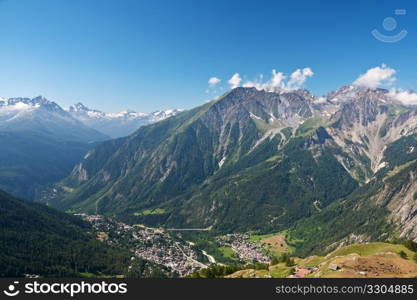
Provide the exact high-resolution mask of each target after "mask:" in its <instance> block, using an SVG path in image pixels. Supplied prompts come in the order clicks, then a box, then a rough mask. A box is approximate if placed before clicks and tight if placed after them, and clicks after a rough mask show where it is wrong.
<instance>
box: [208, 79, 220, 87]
mask: <svg viewBox="0 0 417 300" xmlns="http://www.w3.org/2000/svg"><path fill="white" fill-rule="evenodd" d="M220 81H221V80H220V78H217V77H211V78H210V79H209V80H208V84H209V87H214V86H215V85H216V84H218V83H220Z"/></svg>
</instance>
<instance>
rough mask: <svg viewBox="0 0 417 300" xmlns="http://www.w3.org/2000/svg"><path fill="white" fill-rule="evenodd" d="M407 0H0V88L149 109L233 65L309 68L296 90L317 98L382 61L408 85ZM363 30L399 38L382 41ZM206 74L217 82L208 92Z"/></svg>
mask: <svg viewBox="0 0 417 300" xmlns="http://www.w3.org/2000/svg"><path fill="white" fill-rule="evenodd" d="M413 2H414V3H413ZM415 3H416V2H415V1H394V0H391V1H383V0H374V1H372V0H367V1H343V3H342V1H323V0H321V1H317V0H305V1H279V0H275V1H262V0H258V1H244V0H239V1H234V0H222V1H221V0H219V1H215V0H207V1H197V0H187V1H185V0H166V1H159V0H156V1H155V0H153V1H139V0H136V1H128V0H121V1H113V0H100V1H98V0H97V1H94V0H71V1H68V0H67V1H65V0H0V41H1V45H0V95H1V96H4V97H12V96H28V97H34V96H37V95H40V94H41V95H44V96H46V97H47V98H49V99H51V100H54V101H56V102H58V103H59V104H61V105H63V106H68V105H70V104H72V103H75V102H78V101H81V102H83V103H84V104H86V105H88V106H91V107H94V108H98V109H101V110H104V111H118V110H122V109H125V108H130V109H134V110H137V111H145V112H149V111H153V110H157V109H163V108H191V107H194V106H197V105H200V104H202V103H204V102H205V101H206V100H208V99H210V98H212V97H214V96H215V95H217V94H219V93H221V92H222V91H225V90H227V88H228V84H227V80H228V79H229V78H230V77H231V76H232V75H233V74H235V73H239V74H240V76H241V77H242V78H243V80H244V81H251V80H254V79H255V78H257V76H259V74H264V75H265V80H266V79H268V77H269V76H270V74H271V71H272V70H273V69H275V70H277V71H278V72H283V73H285V74H290V73H291V72H293V71H294V70H296V69H298V68H306V67H308V68H311V70H312V71H313V72H314V75H313V76H311V77H310V78H309V79H308V80H307V81H306V82H305V84H304V87H306V88H308V89H309V90H311V91H312V92H313V93H315V94H317V95H321V94H324V93H326V92H328V91H330V90H333V89H336V88H338V87H340V86H341V85H344V84H348V83H350V82H352V81H354V80H355V79H356V78H357V77H358V76H359V75H360V74H362V73H364V72H366V70H368V69H370V68H372V67H375V66H379V65H381V64H382V63H384V64H386V65H388V66H389V67H391V68H393V69H395V70H396V77H397V81H396V82H395V86H398V87H401V88H404V89H417V59H416V56H417V4H415ZM395 9H406V10H407V13H406V15H395V14H394V10H395ZM386 17H394V18H395V20H396V21H397V22H398V26H397V28H396V29H395V30H393V31H391V32H387V31H386V30H385V29H384V28H383V26H382V21H383V20H384V19H385V18H386ZM373 29H378V30H379V31H380V32H381V33H384V34H390V35H393V34H396V33H398V32H400V31H401V30H402V29H405V30H407V31H408V35H407V36H406V37H405V38H404V39H403V40H401V41H399V42H397V43H384V42H381V41H379V40H377V39H375V38H374V37H373V36H372V34H371V31H372V30H373ZM214 76H215V77H218V78H220V79H221V82H220V83H219V84H218V85H216V88H215V89H211V90H209V93H207V90H208V82H207V81H208V79H209V78H211V77H214Z"/></svg>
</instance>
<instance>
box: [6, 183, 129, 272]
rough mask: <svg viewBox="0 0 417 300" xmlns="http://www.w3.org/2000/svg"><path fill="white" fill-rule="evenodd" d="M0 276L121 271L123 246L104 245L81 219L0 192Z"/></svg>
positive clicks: (124, 260)
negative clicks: (120, 247) (91, 233)
mask: <svg viewBox="0 0 417 300" xmlns="http://www.w3.org/2000/svg"><path fill="white" fill-rule="evenodd" d="M0 211H1V214H0V225H1V228H2V230H1V232H0V248H1V251H0V277H21V276H24V274H36V275H42V276H54V277H55V276H56V277H61V276H80V275H81V273H83V272H90V273H94V274H100V273H101V274H107V275H116V274H122V273H123V272H126V270H127V266H128V263H129V259H130V255H129V253H128V252H127V251H126V250H121V249H116V248H111V247H106V246H105V245H103V244H101V243H100V242H98V241H95V239H94V237H93V236H91V235H89V234H88V233H87V232H88V231H89V230H90V227H89V225H88V224H87V223H85V222H83V221H82V220H81V219H79V218H76V217H73V216H70V215H67V214H65V213H61V212H58V211H56V210H53V209H51V208H48V207H46V206H44V205H40V204H35V203H27V202H24V201H21V200H18V199H16V198H13V197H11V196H10V195H8V194H6V193H4V192H2V191H0Z"/></svg>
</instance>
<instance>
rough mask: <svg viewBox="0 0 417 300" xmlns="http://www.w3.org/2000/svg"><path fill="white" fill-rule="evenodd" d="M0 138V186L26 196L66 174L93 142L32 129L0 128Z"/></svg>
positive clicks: (36, 192) (31, 196) (30, 196)
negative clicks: (19, 130) (68, 138)
mask: <svg viewBox="0 0 417 300" xmlns="http://www.w3.org/2000/svg"><path fill="white" fill-rule="evenodd" d="M0 141H1V143H2V150H1V152H0V189H3V190H6V191H8V192H9V193H12V194H14V195H17V196H20V197H24V198H27V199H33V198H34V197H36V196H37V195H38V193H39V192H40V190H41V189H42V187H43V186H44V185H47V184H52V183H55V182H57V181H59V180H61V179H62V178H64V177H66V176H67V175H68V174H69V173H70V172H71V170H72V168H73V167H74V165H75V164H76V163H77V162H78V161H79V160H80V159H82V157H83V156H84V155H85V153H86V152H87V151H88V150H89V149H91V148H92V147H93V146H94V144H86V143H81V142H69V141H68V142H67V141H57V140H55V139H52V138H49V137H46V136H44V135H41V134H37V133H32V132H0Z"/></svg>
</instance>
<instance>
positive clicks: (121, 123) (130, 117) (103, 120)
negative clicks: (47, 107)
mask: <svg viewBox="0 0 417 300" xmlns="http://www.w3.org/2000/svg"><path fill="white" fill-rule="evenodd" d="M180 111H181V110H178V109H171V110H165V111H155V112H153V113H149V114H148V113H140V112H134V111H130V110H126V111H122V112H119V113H104V112H102V111H99V110H96V109H90V108H88V107H86V106H85V105H83V104H82V103H77V104H75V105H72V106H70V108H69V110H68V112H69V113H70V114H71V116H72V117H73V118H75V119H77V120H79V121H80V122H82V123H83V124H85V125H87V126H88V127H90V128H93V129H95V130H97V131H99V132H102V133H104V134H105V135H108V136H110V137H112V138H118V137H124V136H128V135H130V134H132V133H133V132H135V131H136V130H137V129H138V128H139V127H141V126H143V125H147V124H150V123H154V122H157V121H161V120H163V119H166V118H169V117H171V116H174V115H176V114H177V113H179V112H180Z"/></svg>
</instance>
